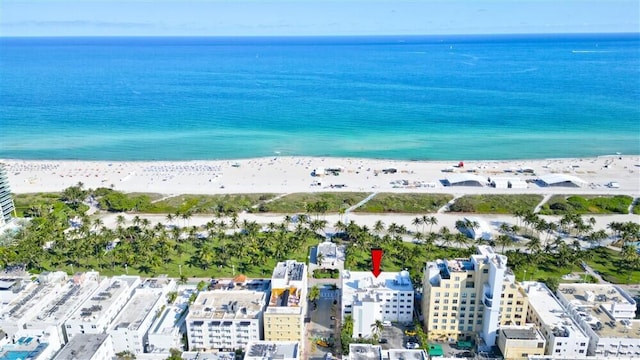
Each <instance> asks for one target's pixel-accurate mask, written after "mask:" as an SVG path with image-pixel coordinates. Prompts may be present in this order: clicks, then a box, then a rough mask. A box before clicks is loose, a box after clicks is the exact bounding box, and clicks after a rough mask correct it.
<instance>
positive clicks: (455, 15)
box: [0, 0, 640, 36]
mask: <svg viewBox="0 0 640 360" xmlns="http://www.w3.org/2000/svg"><path fill="white" fill-rule="evenodd" d="M639 4H640V0H606V1H603V0H597V1H593V0H591V1H589V0H537V1H531V0H523V1H519V0H494V1H484V0H467V1H463V0H421V1H420V0H414V1H406V0H396V1H389V0H341V1H337V0H297V1H291V0H289V1H284V0H263V1H260V0H208V1H206V0H200V1H182V2H181V1H171V0H155V1H145V0H137V1H118V0H115V1H96V0H84V1H59V0H31V1H22V0H0V36H66V35H139V36H142V35H212V36H225V35H381V34H386V35H396V34H398V35H399V34H492V33H497V34H500V33H567V32H571V33H583V32H639V31H640V25H639V19H640V5H639Z"/></svg>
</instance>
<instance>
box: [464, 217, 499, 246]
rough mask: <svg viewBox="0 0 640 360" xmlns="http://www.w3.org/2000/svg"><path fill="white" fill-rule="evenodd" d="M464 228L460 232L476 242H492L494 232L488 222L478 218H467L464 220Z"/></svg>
mask: <svg viewBox="0 0 640 360" xmlns="http://www.w3.org/2000/svg"><path fill="white" fill-rule="evenodd" d="M463 222H464V224H465V226H464V227H461V228H459V229H458V230H459V231H460V232H462V233H463V234H465V235H467V236H468V237H470V238H472V239H474V240H480V239H482V240H487V241H489V240H491V238H492V237H493V231H492V229H491V226H490V225H489V223H488V222H486V221H484V220H482V219H481V218H478V217H466V218H464V221H463Z"/></svg>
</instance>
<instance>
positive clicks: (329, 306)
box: [306, 286, 340, 360]
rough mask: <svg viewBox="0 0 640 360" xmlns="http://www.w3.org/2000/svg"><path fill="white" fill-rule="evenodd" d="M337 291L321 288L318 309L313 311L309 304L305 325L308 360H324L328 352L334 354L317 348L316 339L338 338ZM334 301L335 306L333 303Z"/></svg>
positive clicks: (323, 348)
mask: <svg viewBox="0 0 640 360" xmlns="http://www.w3.org/2000/svg"><path fill="white" fill-rule="evenodd" d="M338 300H339V290H333V289H331V288H330V287H329V286H325V287H321V291H320V299H319V300H318V307H317V308H316V309H315V310H314V309H313V308H314V307H313V304H312V303H310V304H309V313H308V314H309V317H310V322H309V323H308V324H307V344H306V345H307V346H306V352H307V357H308V358H309V359H315V360H320V359H324V358H325V356H326V354H327V353H328V352H331V353H332V354H335V351H334V349H332V348H329V347H323V346H318V345H317V344H316V343H315V340H317V339H330V338H332V337H333V338H334V339H335V340H336V341H337V338H339V337H340V333H339V316H338V315H339V313H340V309H339V303H338V302H337V301H338ZM334 301H336V304H334V303H333V302H334Z"/></svg>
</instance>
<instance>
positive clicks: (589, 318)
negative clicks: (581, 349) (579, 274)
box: [557, 284, 640, 358]
mask: <svg viewBox="0 0 640 360" xmlns="http://www.w3.org/2000/svg"><path fill="white" fill-rule="evenodd" d="M557 294H558V299H559V300H560V303H562V305H563V306H564V307H565V308H566V309H567V310H568V312H569V314H570V315H571V316H572V317H573V319H574V320H575V321H576V323H577V324H578V325H579V326H580V328H582V330H583V331H584V332H585V333H586V334H587V335H588V336H589V348H588V350H587V354H588V355H590V356H602V357H607V358H614V357H615V358H619V357H622V358H634V357H635V358H640V320H634V317H635V311H636V306H637V304H636V301H635V300H634V299H633V298H632V297H631V296H630V295H629V294H628V293H627V292H626V291H624V290H623V289H621V288H620V287H618V286H614V285H609V284H602V285H601V284H560V286H559V287H558V292H557Z"/></svg>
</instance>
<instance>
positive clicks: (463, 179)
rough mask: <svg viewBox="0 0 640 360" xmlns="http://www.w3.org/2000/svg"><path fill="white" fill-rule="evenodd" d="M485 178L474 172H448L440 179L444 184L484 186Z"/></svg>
mask: <svg viewBox="0 0 640 360" xmlns="http://www.w3.org/2000/svg"><path fill="white" fill-rule="evenodd" d="M486 183H487V179H486V178H484V177H482V176H480V175H475V174H468V173H466V174H450V175H447V177H446V178H445V179H444V180H442V184H443V185H444V186H484V184H486Z"/></svg>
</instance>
